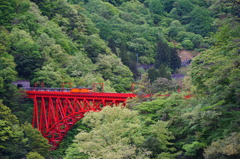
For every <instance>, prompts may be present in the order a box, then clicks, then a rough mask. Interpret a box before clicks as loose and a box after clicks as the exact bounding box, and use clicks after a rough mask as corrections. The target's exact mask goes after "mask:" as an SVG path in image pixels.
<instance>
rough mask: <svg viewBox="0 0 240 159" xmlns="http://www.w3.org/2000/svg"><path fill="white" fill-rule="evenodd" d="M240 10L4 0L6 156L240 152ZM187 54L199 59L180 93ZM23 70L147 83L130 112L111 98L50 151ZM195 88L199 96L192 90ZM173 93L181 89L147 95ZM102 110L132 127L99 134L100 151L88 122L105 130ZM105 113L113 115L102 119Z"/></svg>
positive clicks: (39, 75) (76, 82) (156, 2)
mask: <svg viewBox="0 0 240 159" xmlns="http://www.w3.org/2000/svg"><path fill="white" fill-rule="evenodd" d="M239 13H240V3H239V1H238V0H230V1H227V0H1V1H0V110H1V111H0V126H1V130H0V136H1V139H0V141H1V142H0V156H3V158H10V159H11V158H14V159H15V158H24V157H27V158H43V157H44V158H62V157H65V158H74V157H75V158H91V157H98V156H101V155H103V156H104V154H106V152H105V151H104V148H105V149H106V150H108V151H109V155H110V154H111V155H112V156H111V155H110V156H104V157H103V156H102V158H169V159H172V158H179V159H181V158H189V159H193V158H194V159H196V158H199V159H200V158H207V159H208V158H211V159H212V158H239V155H240V154H239V152H240V150H239V143H240V139H239V131H240V127H239V115H240V114H239V109H240V108H239V103H240V82H239V81H240V79H239V77H240V67H239V66H240V58H239V50H240V43H239V42H240V25H239V18H240V15H239ZM186 60H192V63H191V65H190V66H188V67H187V69H186V70H187V72H185V74H186V75H187V76H185V78H184V80H183V82H182V83H183V84H182V86H181V87H182V88H181V89H182V92H179V93H178V94H176V93H175V92H177V90H178V89H179V85H178V84H177V81H175V80H173V79H171V75H172V74H177V73H179V72H181V71H182V70H180V67H181V62H182V61H186ZM141 66H149V67H147V68H148V69H145V68H144V67H141ZM16 80H28V81H30V83H31V85H32V86H33V85H34V83H42V82H44V83H45V86H46V87H53V88H60V87H61V86H62V83H63V82H71V83H72V86H73V87H91V85H92V84H93V83H104V85H105V92H121V93H124V92H129V91H130V86H131V83H139V84H138V85H137V86H136V90H135V93H136V94H138V95H139V98H136V99H133V100H131V101H129V103H128V104H127V108H130V109H131V110H132V111H133V112H128V110H126V109H123V110H122V111H125V113H126V114H129V116H122V117H124V118H121V115H120V116H119V114H121V113H122V112H121V110H117V109H116V111H117V112H118V113H116V114H111V113H108V111H112V110H111V109H110V108H106V112H105V110H104V111H103V114H99V116H98V115H89V116H91V117H92V118H93V119H92V120H90V119H89V118H86V120H85V119H84V121H83V123H82V122H79V123H77V125H76V126H75V128H74V129H73V130H72V131H71V132H70V133H69V134H68V138H66V139H65V140H64V141H63V142H62V144H61V145H60V147H59V149H58V150H56V151H52V152H49V151H48V149H49V145H48V144H47V141H46V140H45V139H44V138H43V137H42V136H41V134H40V133H39V132H38V131H37V130H35V129H33V128H32V127H31V126H30V124H29V123H30V122H31V120H32V119H31V118H32V117H31V115H32V111H33V107H32V105H33V102H32V101H31V100H29V99H26V98H24V97H25V95H24V94H22V93H21V91H19V90H18V89H17V88H16V87H15V86H14V85H12V82H14V81H16ZM189 92H191V93H192V94H194V97H193V98H192V99H190V100H183V99H182V97H183V96H185V95H188V94H189ZM166 93H170V94H172V95H171V96H169V97H161V98H157V96H151V97H150V98H141V97H143V96H144V95H146V94H166ZM104 113H105V114H104ZM90 114H91V113H90ZM102 115H103V116H107V115H109V116H110V117H109V118H110V119H113V118H116V122H117V123H119V124H120V125H121V124H122V125H121V126H122V127H123V128H125V127H126V128H127V129H122V132H123V133H122V134H121V133H120V134H119V132H121V130H119V129H117V128H116V129H115V130H116V134H117V136H118V137H121V139H122V140H120V139H119V141H121V142H120V143H116V142H115V140H114V137H113V136H111V134H108V133H107V132H106V134H107V135H109V138H108V139H109V143H107V144H106V143H105V144H104V143H102V142H100V141H99V143H95V146H99V147H98V148H99V154H96V153H95V152H93V151H90V150H89V149H88V148H89V147H88V146H87V145H88V144H89V142H88V141H86V140H83V139H82V136H81V135H84V133H83V132H82V131H81V132H79V131H78V129H79V128H81V129H83V130H84V131H86V134H85V135H91V133H99V134H101V133H103V131H104V129H101V125H102V126H103V127H104V126H105V127H107V125H108V124H110V125H111V124H112V123H108V122H111V121H105V120H104V118H103V117H102ZM111 115H112V117H111ZM129 117H131V118H134V119H136V125H135V126H136V131H130V130H132V129H133V127H134V123H132V125H127V124H126V123H127V122H128V120H131V119H130V118H129ZM95 118H96V119H97V118H103V120H102V121H101V122H100V123H97V124H93V123H92V121H94V120H95ZM118 119H119V120H118ZM117 123H116V124H117ZM98 124H99V125H98ZM113 125H114V124H113ZM132 126H133V127H132ZM133 130H134V129H133ZM109 131H110V130H109ZM160 132H161V133H160ZM87 133H89V134H87ZM112 133H113V134H115V131H114V130H113V132H112ZM77 134H79V135H78V136H76V135H77ZM126 134H129V135H126ZM74 136H76V138H75V139H76V140H75V141H73V139H74ZM101 137H103V136H99V138H100V139H102V138H101ZM115 137H116V135H115ZM116 138H117V137H116ZM104 139H105V138H104ZM108 139H106V140H108ZM93 141H94V140H93ZM101 141H102V140H101ZM235 141H236V142H235ZM80 143H81V144H82V146H81V144H80ZM110 143H112V144H110ZM98 144H99V145H98ZM233 144H235V145H236V146H232V145H233ZM115 146H116V147H117V148H116V149H115V148H114V147H115ZM90 147H91V146H90ZM100 147H101V148H103V149H101V148H100ZM80 149H81V151H80ZM100 150H101V151H100ZM126 150H129V151H128V153H126V154H128V155H129V156H127V157H126V156H125V157H123V156H124V155H123V154H124V153H122V152H125V151H126ZM110 152H111V153H110ZM115 152H118V153H115ZM121 155H123V156H121Z"/></svg>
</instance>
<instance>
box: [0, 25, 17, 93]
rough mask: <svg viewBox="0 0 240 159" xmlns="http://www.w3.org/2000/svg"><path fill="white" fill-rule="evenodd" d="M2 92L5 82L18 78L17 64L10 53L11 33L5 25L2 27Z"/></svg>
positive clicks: (0, 70) (0, 51)
mask: <svg viewBox="0 0 240 159" xmlns="http://www.w3.org/2000/svg"><path fill="white" fill-rule="evenodd" d="M0 39H1V40H0V79H1V80H0V92H2V91H3V90H2V89H4V84H6V83H8V82H12V81H14V80H15V79H16V75H17V72H16V71H15V67H16V64H15V63H14V59H13V56H11V55H9V54H8V53H7V51H9V47H10V40H9V33H8V31H7V30H6V29H5V28H4V27H0Z"/></svg>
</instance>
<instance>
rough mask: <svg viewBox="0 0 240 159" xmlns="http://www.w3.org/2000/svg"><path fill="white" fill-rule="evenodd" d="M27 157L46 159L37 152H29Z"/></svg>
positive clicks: (30, 158) (28, 158) (29, 158)
mask: <svg viewBox="0 0 240 159" xmlns="http://www.w3.org/2000/svg"><path fill="white" fill-rule="evenodd" d="M26 157H27V159H44V157H43V156H41V155H40V154H39V153H37V152H29V153H28V154H27V156H26Z"/></svg>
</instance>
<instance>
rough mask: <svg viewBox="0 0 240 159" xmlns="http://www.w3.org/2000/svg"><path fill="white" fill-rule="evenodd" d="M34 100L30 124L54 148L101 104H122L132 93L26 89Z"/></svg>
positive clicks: (98, 108)
mask: <svg viewBox="0 0 240 159" xmlns="http://www.w3.org/2000/svg"><path fill="white" fill-rule="evenodd" d="M26 93H27V95H28V97H29V98H32V99H33V102H34V111H33V119H32V126H33V127H35V128H37V129H38V130H39V131H40V132H41V133H42V135H43V136H44V137H45V138H47V139H48V141H49V143H50V144H51V145H52V149H56V148H57V146H58V145H59V144H60V142H61V141H62V139H63V138H64V136H65V135H66V134H67V132H68V131H69V130H70V129H71V128H72V127H73V125H74V124H75V123H76V122H77V121H79V120H80V119H81V118H83V117H84V114H85V113H86V112H89V111H100V110H101V109H102V108H103V107H104V106H113V105H119V104H122V105H125V102H126V100H127V99H128V98H132V97H136V95H135V94H133V93H99V92H92V91H87V89H83V91H76V89H75V91H72V89H61V88H60V89H51V88H44V87H43V88H37V87H34V88H29V89H27V90H26Z"/></svg>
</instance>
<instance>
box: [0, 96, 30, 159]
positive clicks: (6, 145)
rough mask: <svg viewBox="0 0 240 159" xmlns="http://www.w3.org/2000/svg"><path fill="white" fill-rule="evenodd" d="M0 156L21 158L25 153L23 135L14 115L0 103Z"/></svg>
mask: <svg viewBox="0 0 240 159" xmlns="http://www.w3.org/2000/svg"><path fill="white" fill-rule="evenodd" d="M0 112H1V114H0V127H1V129H0V141H1V144H0V156H1V157H7V156H9V157H10V158H21V157H23V156H24V154H25V153H26V149H25V147H24V144H25V142H26V140H25V139H24V134H23V131H22V129H21V127H20V126H19V123H18V120H17V118H16V116H15V115H13V114H11V110H10V109H9V108H8V107H6V106H5V105H3V104H2V101H0Z"/></svg>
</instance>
